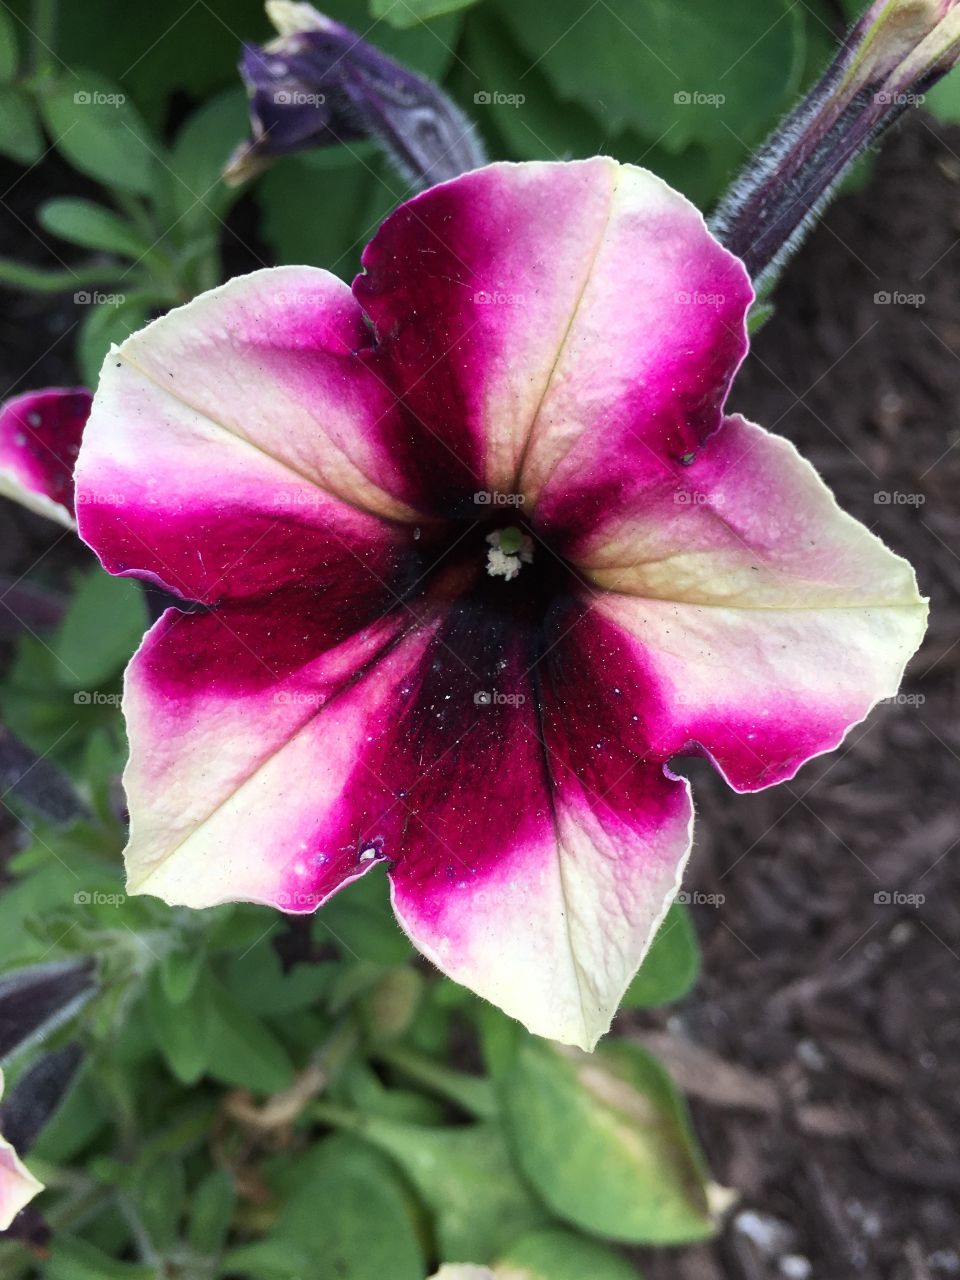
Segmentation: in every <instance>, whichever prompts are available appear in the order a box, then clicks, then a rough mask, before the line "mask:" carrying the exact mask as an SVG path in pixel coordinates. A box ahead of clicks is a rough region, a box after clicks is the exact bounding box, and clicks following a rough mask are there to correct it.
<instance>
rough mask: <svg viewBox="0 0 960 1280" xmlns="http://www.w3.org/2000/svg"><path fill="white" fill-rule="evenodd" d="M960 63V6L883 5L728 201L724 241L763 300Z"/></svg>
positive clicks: (721, 231)
mask: <svg viewBox="0 0 960 1280" xmlns="http://www.w3.org/2000/svg"><path fill="white" fill-rule="evenodd" d="M958 60H960V0H876V2H875V3H874V4H873V5H871V6H870V8H869V9H868V10H867V11H866V12H865V13H864V14H863V16H862V17H861V18H860V19H859V21H858V22H856V23H855V24H854V26H853V27H852V28H851V30H850V32H849V34H848V35H847V37H846V39H845V40H844V42H843V44H842V46H841V48H840V50H839V51H838V53H837V56H836V58H835V59H834V61H833V62H832V63H831V65H830V66H829V67H828V68H827V70H826V71H825V72H824V74H823V76H822V77H821V78H820V81H819V82H818V83H817V84H816V85H815V86H814V88H813V89H812V90H811V91H810V93H809V94H808V95H807V97H806V98H805V99H804V100H803V101H802V102H801V103H800V104H799V105H798V106H797V107H796V109H795V110H794V111H793V112H792V113H791V114H790V115H789V116H787V118H786V119H785V120H784V121H783V123H782V124H781V125H779V127H778V128H777V129H776V130H775V131H774V132H773V134H772V135H771V136H770V138H769V139H768V140H767V143H766V144H765V146H764V147H763V148H761V150H760V151H759V152H758V153H757V154H756V156H755V157H754V158H753V159H752V160H751V161H750V163H749V164H748V165H747V168H746V169H745V170H744V172H743V173H742V174H741V176H740V177H739V178H738V180H737V181H736V182H735V183H734V185H733V186H732V187H731V189H730V191H729V192H728V193H727V194H726V195H725V196H724V198H723V199H722V200H721V202H720V204H719V206H718V208H717V210H716V213H715V214H714V217H713V220H712V226H713V230H714V231H715V232H716V234H717V236H718V238H719V239H720V240H721V241H722V242H723V243H724V244H725V245H726V246H727V248H729V249H730V250H731V251H732V252H733V253H735V254H737V256H738V257H740V258H742V259H743V261H744V262H745V263H746V265H747V268H748V270H749V271H750V274H751V276H752V277H753V280H754V284H755V286H756V288H757V290H758V292H760V293H762V292H763V290H764V288H765V287H766V286H767V285H769V284H770V283H771V282H772V281H773V279H775V277H776V275H777V274H778V273H779V271H780V270H781V269H782V267H783V265H784V264H785V262H786V261H787V260H788V258H789V257H790V256H791V254H792V253H793V252H794V250H795V249H796V248H797V247H798V246H799V244H800V242H801V240H802V239H803V237H804V235H805V233H806V232H807V230H809V228H810V227H811V226H812V225H813V223H814V222H815V221H816V219H817V217H818V216H819V214H820V213H821V212H822V210H823V208H824V206H825V205H826V203H827V202H828V200H829V199H830V196H831V194H832V193H833V191H834V190H835V189H836V186H837V183H838V182H839V181H840V179H841V178H842V177H843V175H844V174H845V173H846V172H847V170H848V169H849V168H850V165H851V164H852V163H853V161H854V160H855V159H856V158H857V156H858V155H860V153H861V152H862V151H864V150H865V149H866V148H867V147H868V146H869V145H870V144H871V143H872V142H874V141H875V140H876V139H877V138H878V137H879V136H880V134H881V133H883V132H884V131H885V130H886V129H887V128H889V126H890V125H891V124H893V122H894V121H895V120H896V119H897V118H898V117H899V116H900V115H901V114H902V113H903V112H904V111H905V110H906V108H907V107H909V106H913V105H918V104H919V103H921V102H922V100H923V95H924V93H925V92H926V91H927V90H928V89H930V88H931V87H932V86H933V85H934V84H935V83H936V82H937V81H938V80H939V79H940V78H941V77H942V76H944V75H945V74H946V73H947V72H948V71H950V70H951V69H952V68H953V67H954V66H955V65H956V63H957V61H958Z"/></svg>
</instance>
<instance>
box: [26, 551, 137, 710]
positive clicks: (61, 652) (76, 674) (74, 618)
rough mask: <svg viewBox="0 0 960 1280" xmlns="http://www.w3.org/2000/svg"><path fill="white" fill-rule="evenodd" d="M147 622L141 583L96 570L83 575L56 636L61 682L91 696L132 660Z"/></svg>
mask: <svg viewBox="0 0 960 1280" xmlns="http://www.w3.org/2000/svg"><path fill="white" fill-rule="evenodd" d="M148 625H149V618H148V616H147V606H146V603H145V601H144V598H143V590H142V588H141V587H140V584H139V583H138V582H134V581H133V579H132V578H114V577H112V576H111V575H110V574H109V573H104V571H103V570H102V569H100V568H95V569H91V570H90V571H89V573H87V574H85V575H84V576H83V577H82V578H81V579H80V582H79V585H78V587H77V589H76V591H75V592H74V595H73V599H72V600H71V601H70V607H69V609H68V610H67V612H66V616H65V617H64V619H63V621H62V622H61V623H60V626H59V627H58V629H57V631H56V632H55V634H54V636H53V638H52V641H51V645H50V647H51V649H52V650H53V653H54V655H55V656H56V659H57V666H56V671H57V677H58V680H59V682H60V684H61V685H62V686H63V687H64V688H67V689H78V690H81V691H82V694H86V695H87V698H86V700H87V701H88V702H90V701H92V700H93V694H94V693H95V691H97V690H98V689H99V688H100V687H101V685H103V684H106V682H107V681H108V680H109V679H110V678H111V677H112V676H115V675H117V673H118V672H119V671H121V670H122V668H123V667H124V666H125V665H126V663H127V662H128V661H129V659H130V656H131V655H132V653H133V651H134V650H135V649H136V647H137V646H138V645H139V643H140V641H141V639H142V638H143V633H144V632H145V631H146V629H147V626H148ZM78 702H80V703H82V702H83V698H82V697H81V698H80V699H78Z"/></svg>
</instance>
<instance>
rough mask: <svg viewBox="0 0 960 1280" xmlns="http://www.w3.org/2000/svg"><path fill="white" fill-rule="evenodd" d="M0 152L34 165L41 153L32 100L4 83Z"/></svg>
mask: <svg viewBox="0 0 960 1280" xmlns="http://www.w3.org/2000/svg"><path fill="white" fill-rule="evenodd" d="M2 12H3V10H2V9H0V13H2ZM0 155H4V156H7V157H8V158H9V159H11V160H15V161H16V162H17V164H23V165H29V164H34V163H35V162H36V161H37V160H39V159H40V157H41V156H42V155H43V130H42V129H41V128H40V122H39V120H38V119H37V113H36V110H35V109H34V105H33V99H32V98H30V96H29V95H28V94H26V93H25V92H24V91H23V90H22V89H17V88H15V87H14V86H13V85H6V84H5V85H0Z"/></svg>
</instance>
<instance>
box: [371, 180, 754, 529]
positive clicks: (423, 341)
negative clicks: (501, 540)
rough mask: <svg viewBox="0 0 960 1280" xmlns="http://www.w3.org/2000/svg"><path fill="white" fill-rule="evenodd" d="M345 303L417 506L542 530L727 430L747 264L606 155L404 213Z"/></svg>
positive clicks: (441, 191) (463, 188) (676, 200)
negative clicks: (366, 319) (475, 507)
mask: <svg viewBox="0 0 960 1280" xmlns="http://www.w3.org/2000/svg"><path fill="white" fill-rule="evenodd" d="M363 265H364V269H365V271H364V274H363V275H361V276H359V277H358V278H357V280H356V282H355V284H354V292H355V293H356V295H357V297H358V299H359V300H360V302H361V303H362V305H363V307H364V309H365V310H366V311H367V312H368V314H369V315H370V317H371V318H372V320H373V322H374V325H375V327H376V331H377V335H378V337H379V339H380V345H379V347H378V350H377V353H376V355H375V356H371V357H369V358H370V361H371V367H373V368H375V369H376V370H377V371H378V373H379V374H380V376H381V377H382V378H383V380H384V382H386V383H388V384H389V385H390V386H391V387H393V388H394V389H395V390H396V391H397V393H398V394H400V395H401V396H402V398H403V403H404V406H405V410H406V420H405V421H403V422H402V424H400V423H398V427H399V429H398V431H397V433H396V435H395V436H394V437H393V438H392V448H393V451H394V453H395V455H396V456H397V457H399V458H401V459H402V462H403V466H404V470H405V473H406V474H407V475H408V476H411V477H415V480H416V484H417V488H418V493H419V494H422V496H418V497H417V499H416V501H417V502H419V503H420V504H421V505H424V506H426V505H428V504H433V505H432V507H431V509H437V507H436V503H437V495H444V501H445V502H446V504H447V509H448V510H449V509H456V504H457V501H458V500H459V501H460V502H461V503H466V502H468V501H469V499H470V498H471V496H472V494H473V492H474V491H475V490H478V489H479V490H493V491H498V490H499V491H503V492H506V493H513V492H518V493H520V494H521V495H523V497H524V498H525V504H526V506H525V509H526V510H527V511H530V510H532V509H533V504H534V503H535V502H536V503H538V504H539V505H538V517H539V518H540V520H541V522H542V523H544V524H546V523H547V522H549V524H550V525H551V526H561V527H562V526H563V525H564V523H569V522H571V521H575V522H576V523H577V525H578V526H579V527H582V526H583V525H584V524H585V523H586V522H588V521H590V520H591V519H592V518H593V515H594V512H595V511H596V509H597V507H598V504H605V505H607V506H610V505H611V504H615V503H616V502H617V501H618V497H617V494H618V487H619V486H621V485H623V486H626V489H627V491H628V493H629V489H630V488H631V486H632V483H633V476H634V473H636V472H637V471H641V472H645V471H647V470H649V468H650V467H651V466H655V465H656V461H657V459H659V458H661V457H667V458H679V457H683V456H686V455H688V454H692V453H694V452H695V451H696V449H697V448H698V447H699V445H700V443H701V442H702V441H703V440H704V439H705V438H707V437H708V436H709V435H710V433H711V432H712V431H714V430H715V429H716V428H717V427H718V426H719V424H720V419H721V410H722V406H723V400H724V398H725V396H726V392H727V388H728V386H729V384H730V381H731V379H732V376H733V374H734V372H735V370H736V368H737V366H738V365H739V363H740V361H741V359H742V358H743V355H744V353H745V351H746V346H747V342H746V334H745V324H744V322H745V316H746V311H747V308H748V306H749V304H750V301H751V298H752V292H751V289H750V284H749V281H748V279H747V277H746V273H745V272H744V269H743V266H742V264H741V263H740V262H739V261H738V260H737V259H735V258H733V257H732V256H731V255H730V254H729V253H727V252H726V251H725V250H724V249H722V248H721V247H720V245H718V244H717V242H716V241H715V240H714V239H713V237H712V236H711V235H710V233H709V232H708V231H707V229H706V227H705V225H704V222H703V219H702V217H701V216H700V214H699V213H698V212H697V210H696V209H695V208H694V207H693V205H691V204H690V203H689V202H688V201H686V200H685V199H683V197H682V196H679V195H677V193H676V192H674V191H671V190H670V188H668V187H667V186H666V185H665V184H664V183H662V182H660V181H659V180H658V179H657V178H655V177H654V176H653V175H651V174H649V173H646V172H644V171H643V170H640V169H632V168H630V167H629V166H627V167H622V166H619V165H617V164H616V163H615V162H614V161H612V160H606V159H600V158H598V159H594V160H588V161H578V162H575V163H569V164H529V165H509V164H497V165H490V166H488V167H487V168H485V169H480V170H477V171H476V172H474V173H471V174H467V175H466V176H464V177H463V178H460V179H458V180H457V181H455V182H452V183H447V184H444V185H442V186H439V187H435V188H432V189H431V190H430V191H427V192H425V193H424V194H423V195H421V196H419V197H417V198H416V199H414V200H411V201H410V202H409V203H408V204H405V205H403V206H402V207H401V208H400V209H399V210H397V212H396V213H395V214H393V215H392V216H391V217H390V218H389V219H388V220H387V221H386V223H385V224H384V225H383V227H381V229H380V230H379V231H378V233H377V235H376V236H375V237H374V239H373V240H372V241H371V243H370V245H369V246H368V247H367V250H366V251H365V253H364V256H363Z"/></svg>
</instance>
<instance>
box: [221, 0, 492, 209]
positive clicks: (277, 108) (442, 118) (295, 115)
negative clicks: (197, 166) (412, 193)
mask: <svg viewBox="0 0 960 1280" xmlns="http://www.w3.org/2000/svg"><path fill="white" fill-rule="evenodd" d="M267 13H268V14H269V16H270V18H271V19H272V21H273V23H274V25H275V26H276V27H277V29H278V31H279V32H280V35H279V38H278V39H276V40H273V41H271V42H270V44H267V45H263V46H261V45H245V46H244V50H243V58H242V60H241V64H240V74H241V76H242V77H243V80H244V83H245V84H246V86H247V92H248V94H249V96H250V119H251V128H252V133H253V137H252V140H251V141H250V142H248V143H244V144H243V145H242V146H241V147H239V148H238V149H237V151H236V152H235V153H234V155H233V157H232V158H231V160H230V162H229V164H228V165H227V168H226V171H225V173H224V178H225V179H226V181H227V182H228V183H231V184H236V183H239V182H242V181H244V179H246V178H248V177H251V176H252V175H253V174H255V173H257V172H259V171H260V170H261V169H263V168H264V167H266V166H267V165H268V164H269V163H270V162H271V161H272V160H273V159H274V158H275V157H276V156H280V155H285V154H287V153H288V152H291V151H302V150H304V149H306V148H309V147H325V146H332V145H335V144H338V143H344V142H356V141H359V140H362V139H366V138H372V139H374V140H375V141H377V142H379V143H380V145H381V146H382V147H383V149H384V151H385V152H386V153H387V155H388V156H389V157H390V159H391V160H392V161H393V163H394V165H395V166H396V167H397V168H398V169H399V170H400V172H401V173H402V174H403V176H404V177H405V178H407V179H408V180H409V181H410V182H412V183H414V184H415V185H417V186H420V187H427V186H432V185H433V184H434V183H437V182H443V181H444V180H446V179H448V178H454V177H456V176H457V175H458V174H460V173H465V172H466V171H467V170H469V169H475V168H477V167H478V166H479V165H481V164H483V163H484V159H485V157H484V154H483V149H482V147H481V145H480V142H479V140H478V139H477V136H476V133H475V130H474V126H473V125H472V124H471V123H470V121H469V120H468V119H467V117H466V116H465V115H464V114H463V112H461V111H460V109H459V108H458V107H456V106H455V105H454V104H453V102H451V100H450V99H449V98H448V97H447V95H446V94H445V93H443V91H442V90H441V89H439V88H438V87H437V86H436V85H435V84H433V83H432V82H431V81H429V80H426V79H424V78H423V77H422V76H418V75H415V74H414V73H413V72H412V71H408V70H407V68H406V67H403V66H401V65H400V64H399V63H397V62H394V61H393V59H392V58H388V57H387V56H386V55H385V54H383V53H381V52H380V51H379V50H378V49H376V48H374V47H373V45H370V44H367V43H366V42H365V41H364V40H362V39H361V38H360V36H358V35H357V34H356V32H354V31H351V30H350V28H349V27H345V26H342V25H341V24H340V23H339V22H334V21H332V20H331V19H330V18H326V17H324V16H323V15H322V14H320V13H318V12H317V11H316V9H314V8H313V7H312V6H311V5H309V4H295V3H289V0H274V2H273V3H268V5H267Z"/></svg>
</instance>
